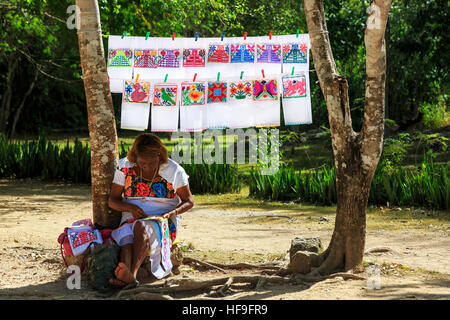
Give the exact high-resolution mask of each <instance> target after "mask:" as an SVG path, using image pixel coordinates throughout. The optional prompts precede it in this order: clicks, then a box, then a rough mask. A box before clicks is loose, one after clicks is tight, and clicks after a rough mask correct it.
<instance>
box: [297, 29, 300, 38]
mask: <svg viewBox="0 0 450 320" xmlns="http://www.w3.org/2000/svg"><path fill="white" fill-rule="evenodd" d="M299 33H300V29H297V38H298V34H299Z"/></svg>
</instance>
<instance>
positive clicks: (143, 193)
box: [136, 182, 150, 197]
mask: <svg viewBox="0 0 450 320" xmlns="http://www.w3.org/2000/svg"><path fill="white" fill-rule="evenodd" d="M136 190H137V194H138V196H139V197H148V195H149V193H150V189H149V188H148V185H147V184H146V183H143V182H139V183H138V184H137V185H136Z"/></svg>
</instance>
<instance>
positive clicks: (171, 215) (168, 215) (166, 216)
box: [162, 210, 177, 219]
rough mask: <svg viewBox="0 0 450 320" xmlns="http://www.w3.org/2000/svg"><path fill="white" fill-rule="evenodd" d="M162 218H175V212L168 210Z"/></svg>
mask: <svg viewBox="0 0 450 320" xmlns="http://www.w3.org/2000/svg"><path fill="white" fill-rule="evenodd" d="M162 216H163V218H166V219H169V218H171V217H176V216H177V212H176V211H175V210H170V211H169V212H166V213H164V214H163V215H162Z"/></svg>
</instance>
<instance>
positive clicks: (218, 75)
mask: <svg viewBox="0 0 450 320" xmlns="http://www.w3.org/2000/svg"><path fill="white" fill-rule="evenodd" d="M219 80H220V72H217V82H219Z"/></svg>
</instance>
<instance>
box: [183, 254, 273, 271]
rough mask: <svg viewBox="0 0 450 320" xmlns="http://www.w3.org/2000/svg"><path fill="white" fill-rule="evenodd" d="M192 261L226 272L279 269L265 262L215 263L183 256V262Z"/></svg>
mask: <svg viewBox="0 0 450 320" xmlns="http://www.w3.org/2000/svg"><path fill="white" fill-rule="evenodd" d="M192 262H195V263H198V264H200V265H203V266H205V267H210V268H213V269H217V270H220V271H223V272H226V271H225V270H224V269H264V270H266V269H267V270H274V269H279V267H277V266H274V265H266V264H260V265H255V264H249V263H235V264H221V263H216V262H211V261H203V260H199V259H195V258H190V257H184V258H183V263H184V264H189V263H192Z"/></svg>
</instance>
